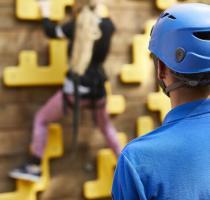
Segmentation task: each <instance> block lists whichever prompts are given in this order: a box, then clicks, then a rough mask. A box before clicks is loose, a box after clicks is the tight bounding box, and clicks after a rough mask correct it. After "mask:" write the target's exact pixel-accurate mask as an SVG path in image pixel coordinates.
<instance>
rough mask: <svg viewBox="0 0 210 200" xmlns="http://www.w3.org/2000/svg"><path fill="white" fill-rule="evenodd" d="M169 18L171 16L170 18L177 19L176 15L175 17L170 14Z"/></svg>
mask: <svg viewBox="0 0 210 200" xmlns="http://www.w3.org/2000/svg"><path fill="white" fill-rule="evenodd" d="M168 18H170V19H176V17H174V16H173V15H169V16H168Z"/></svg>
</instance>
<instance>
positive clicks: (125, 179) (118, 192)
mask: <svg viewBox="0 0 210 200" xmlns="http://www.w3.org/2000/svg"><path fill="white" fill-rule="evenodd" d="M112 199H113V200H147V198H146V195H145V191H144V186H143V184H142V182H141V179H140V176H139V174H138V173H137V171H136V169H135V168H134V167H133V166H132V163H131V162H130V161H129V160H128V159H127V158H126V156H125V155H123V154H122V155H121V156H120V158H119V161H118V164H117V168H116V170H115V175H114V180H113V185H112Z"/></svg>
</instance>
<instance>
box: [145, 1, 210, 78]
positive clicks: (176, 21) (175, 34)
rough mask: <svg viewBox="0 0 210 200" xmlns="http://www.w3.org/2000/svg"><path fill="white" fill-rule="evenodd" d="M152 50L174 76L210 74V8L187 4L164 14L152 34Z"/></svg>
mask: <svg viewBox="0 0 210 200" xmlns="http://www.w3.org/2000/svg"><path fill="white" fill-rule="evenodd" d="M149 50H150V51H151V52H152V54H153V55H155V56H156V57H157V58H158V59H160V60H161V61H162V62H163V63H164V64H165V65H166V66H167V67H168V68H170V69H171V70H172V71H174V72H177V73H181V74H196V73H203V72H210V6H209V5H206V4H201V3H186V4H178V5H175V6H173V7H172V8H169V9H167V10H166V11H164V12H163V13H162V14H161V15H160V17H159V19H158V20H157V22H156V24H155V25H154V27H153V30H152V32H151V40H150V43H149Z"/></svg>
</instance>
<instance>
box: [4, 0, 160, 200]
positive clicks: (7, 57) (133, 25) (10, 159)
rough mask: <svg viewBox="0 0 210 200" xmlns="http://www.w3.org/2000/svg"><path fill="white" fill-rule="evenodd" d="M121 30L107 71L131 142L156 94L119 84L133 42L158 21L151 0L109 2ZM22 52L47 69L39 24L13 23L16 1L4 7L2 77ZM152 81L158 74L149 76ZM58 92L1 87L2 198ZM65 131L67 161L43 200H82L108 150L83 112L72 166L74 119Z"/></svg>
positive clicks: (57, 167)
mask: <svg viewBox="0 0 210 200" xmlns="http://www.w3.org/2000/svg"><path fill="white" fill-rule="evenodd" d="M106 2H107V3H108V5H109V7H110V13H111V16H112V18H113V20H114V23H115V25H116V27H117V31H116V33H115V36H114V37H113V41H112V47H111V51H110V55H109V57H108V59H107V61H106V64H105V66H106V67H105V68H106V71H107V74H108V76H109V77H110V80H111V83H112V86H113V93H115V94H123V95H124V96H125V97H126V101H127V108H126V113H125V114H122V115H119V116H115V117H113V118H112V120H113V123H114V125H115V126H116V128H117V129H118V130H119V131H123V132H126V133H127V135H128V137H129V139H131V138H134V137H135V130H136V127H135V123H136V119H137V117H139V116H140V115H143V114H147V113H148V111H147V109H146V107H145V104H146V96H147V94H148V93H149V92H151V91H154V90H155V86H154V81H151V85H149V86H148V85H147V86H141V85H132V86H128V85H123V84H122V83H120V81H119V79H118V75H119V72H120V70H121V68H122V67H123V65H124V64H126V63H131V61H132V58H131V42H132V38H133V36H134V35H135V34H138V33H142V31H143V30H144V24H145V22H146V20H148V19H150V18H153V17H155V16H156V15H157V14H158V11H157V10H156V9H154V2H153V1H152V0H151V1H150V0H106ZM21 50H35V51H37V52H38V56H39V62H40V63H41V64H46V63H48V58H47V56H48V40H47V39H46V37H45V35H44V34H43V31H42V28H41V23H40V22H28V21H20V20H18V19H16V17H15V0H1V1H0V77H1V79H2V70H3V68H4V67H5V66H12V65H17V63H18V60H17V59H18V54H19V52H20V51H21ZM151 76H154V74H151ZM58 88H59V87H35V88H6V87H5V86H3V85H2V82H1V83H0V142H1V143H0V192H5V191H12V190H14V189H15V182H14V181H13V180H11V179H10V178H8V177H7V173H8V172H9V170H11V169H12V168H14V167H16V166H19V165H20V164H21V163H22V162H23V161H24V160H26V158H27V157H26V155H27V152H28V145H29V143H30V138H31V128H32V120H33V117H34V114H35V113H36V111H37V110H38V109H39V108H40V107H41V106H42V105H43V103H44V102H46V100H47V99H48V98H49V97H50V96H51V95H53V94H54V92H55V91H56V90H57V89H58ZM61 123H62V124H63V128H64V141H65V155H64V157H63V158H60V159H56V160H53V161H52V162H51V163H52V170H51V172H52V177H53V178H52V182H51V184H50V186H49V188H48V190H47V191H45V192H44V193H42V194H40V197H39V199H40V200H67V199H68V200H82V199H83V197H82V186H83V183H84V182H85V181H87V180H93V179H95V178H96V163H95V162H96V160H95V159H96V154H97V151H98V150H99V149H101V148H103V147H106V146H107V145H106V142H105V139H104V137H103V136H102V134H100V131H99V130H97V129H96V128H94V127H93V125H94V123H93V121H92V115H91V114H90V112H89V111H88V110H82V113H81V128H80V135H79V138H78V151H77V153H76V155H75V159H74V160H72V158H71V156H70V155H71V152H70V144H71V128H70V126H71V115H70V114H69V115H68V117H67V119H63V120H61Z"/></svg>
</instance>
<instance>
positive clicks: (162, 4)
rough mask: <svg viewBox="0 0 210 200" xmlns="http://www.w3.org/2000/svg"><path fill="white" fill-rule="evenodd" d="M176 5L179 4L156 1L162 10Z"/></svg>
mask: <svg viewBox="0 0 210 200" xmlns="http://www.w3.org/2000/svg"><path fill="white" fill-rule="evenodd" d="M176 3H178V1H177V0H156V6H157V7H158V8H159V9H160V10H165V9H167V8H169V7H171V6H173V5H174V4H176Z"/></svg>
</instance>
